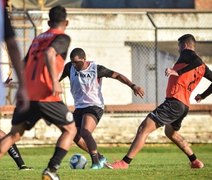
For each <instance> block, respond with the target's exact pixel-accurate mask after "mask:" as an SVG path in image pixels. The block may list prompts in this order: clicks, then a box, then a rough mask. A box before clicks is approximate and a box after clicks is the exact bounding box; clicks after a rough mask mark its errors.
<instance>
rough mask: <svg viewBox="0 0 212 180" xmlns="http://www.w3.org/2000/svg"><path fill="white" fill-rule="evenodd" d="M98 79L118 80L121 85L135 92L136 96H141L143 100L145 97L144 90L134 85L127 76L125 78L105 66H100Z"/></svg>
mask: <svg viewBox="0 0 212 180" xmlns="http://www.w3.org/2000/svg"><path fill="white" fill-rule="evenodd" d="M98 77H100V78H101V77H110V78H113V79H117V80H118V81H120V82H121V83H123V84H126V85H127V86H129V87H130V88H131V89H132V90H133V92H134V94H135V95H136V96H137V95H139V96H140V97H141V98H142V97H143V95H144V90H143V88H141V87H139V86H137V85H136V84H133V83H132V82H131V81H130V80H129V79H128V78H127V77H126V76H124V75H122V74H120V73H118V72H115V71H112V70H110V69H107V68H105V67H104V66H100V65H98Z"/></svg>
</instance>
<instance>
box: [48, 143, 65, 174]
mask: <svg viewBox="0 0 212 180" xmlns="http://www.w3.org/2000/svg"><path fill="white" fill-rule="evenodd" d="M66 154H67V151H66V150H65V149H62V148H60V147H56V148H55V152H54V155H53V156H52V158H51V159H50V161H49V164H48V168H49V169H50V171H51V172H56V171H57V170H58V168H59V167H60V163H61V161H62V159H63V158H64V157H65V155H66Z"/></svg>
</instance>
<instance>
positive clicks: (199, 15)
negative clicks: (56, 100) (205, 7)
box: [8, 10, 212, 105]
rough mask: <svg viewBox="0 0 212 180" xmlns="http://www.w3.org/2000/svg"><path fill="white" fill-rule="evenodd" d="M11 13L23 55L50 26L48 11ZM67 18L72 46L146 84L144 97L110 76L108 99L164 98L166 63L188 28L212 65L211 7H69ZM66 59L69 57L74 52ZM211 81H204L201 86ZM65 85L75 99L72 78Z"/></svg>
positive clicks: (66, 92) (173, 56) (106, 86)
mask: <svg viewBox="0 0 212 180" xmlns="http://www.w3.org/2000/svg"><path fill="white" fill-rule="evenodd" d="M11 17H12V22H13V26H14V27H15V30H16V34H17V40H18V43H19V47H20V50H21V53H22V57H24V55H25V54H26V53H27V50H28V48H29V45H30V43H31V41H32V39H33V38H34V36H35V35H37V34H39V33H41V32H43V31H45V30H47V29H48V25H47V20H48V12H47V11H28V12H20V11H18V12H15V11H14V12H12V13H11ZM68 19H69V26H68V27H67V30H66V33H67V34H68V35H70V37H71V39H72V42H71V46H70V50H69V52H70V51H71V50H72V49H73V48H75V47H81V48H83V49H84V50H85V52H86V54H87V60H92V61H96V62H97V63H98V64H101V65H104V66H105V67H108V68H110V69H112V70H115V71H117V72H120V73H122V74H123V75H125V76H127V77H128V78H129V79H131V80H132V81H133V82H134V83H136V84H138V85H140V86H142V87H144V90H145V97H144V99H140V98H139V97H136V96H134V94H133V92H132V90H131V89H130V88H129V87H127V86H125V85H123V84H121V83H119V82H118V81H115V80H112V79H109V78H105V79H104V80H103V87H102V91H103V95H104V100H105V104H106V105H107V104H116V105H123V104H158V103H161V102H162V101H163V100H164V98H165V89H166V84H167V78H166V77H165V76H164V71H165V68H166V67H170V66H172V65H173V63H174V62H175V61H176V59H177V57H178V50H177V39H178V38H179V37H180V36H182V35H183V34H185V33H191V34H193V35H194V36H195V37H196V39H197V41H198V45H197V52H198V53H199V54H200V55H201V57H203V60H204V61H205V62H206V63H208V65H209V66H210V67H211V65H212V52H211V49H212V23H211V19H212V13H210V12H180V11H176V12H168V11H167V12H141V11H139V10H137V11H136V12H133V11H132V10H131V11H124V10H117V11H115V10H114V11H109V10H108V11H107V10H105V11H104V10H93V11H89V10H87V11H85V10H84V11H83V10H81V11H80V10H77V11H76V10H68ZM66 61H67V62H68V61H69V56H67V60H66ZM208 83H209V82H207V81H204V82H202V84H203V85H201V87H202V89H203V86H204V87H205V88H206V87H207V85H208ZM63 87H64V94H63V98H64V100H65V102H66V103H67V104H68V105H73V99H72V96H71V94H70V85H69V81H68V79H65V80H64V81H63ZM199 90H200V88H199V89H198V88H197V91H199ZM11 91H13V93H11ZM14 92H15V89H14V88H13V89H12V88H9V89H8V93H10V98H14ZM211 100H212V99H211V98H208V99H207V100H206V101H205V103H211V102H212V101H211ZM8 102H10V103H11V102H13V101H8Z"/></svg>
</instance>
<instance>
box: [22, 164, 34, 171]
mask: <svg viewBox="0 0 212 180" xmlns="http://www.w3.org/2000/svg"><path fill="white" fill-rule="evenodd" d="M19 170H21V171H28V170H33V168H32V167H28V166H26V165H22V166H21V167H19Z"/></svg>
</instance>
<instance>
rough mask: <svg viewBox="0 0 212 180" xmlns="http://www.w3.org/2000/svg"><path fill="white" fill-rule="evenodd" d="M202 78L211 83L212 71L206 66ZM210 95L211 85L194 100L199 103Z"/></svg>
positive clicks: (211, 91)
mask: <svg viewBox="0 0 212 180" xmlns="http://www.w3.org/2000/svg"><path fill="white" fill-rule="evenodd" d="M204 77H205V78H206V79H208V80H209V81H211V82H212V71H211V70H210V69H209V68H208V67H207V66H206V71H205V74H204ZM211 93H212V83H211V85H210V86H209V87H208V88H207V89H206V90H205V91H204V92H203V93H202V94H197V95H196V97H195V100H196V101H197V102H200V101H201V100H202V99H205V98H206V97H208V96H209V95H210V94H211Z"/></svg>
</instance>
